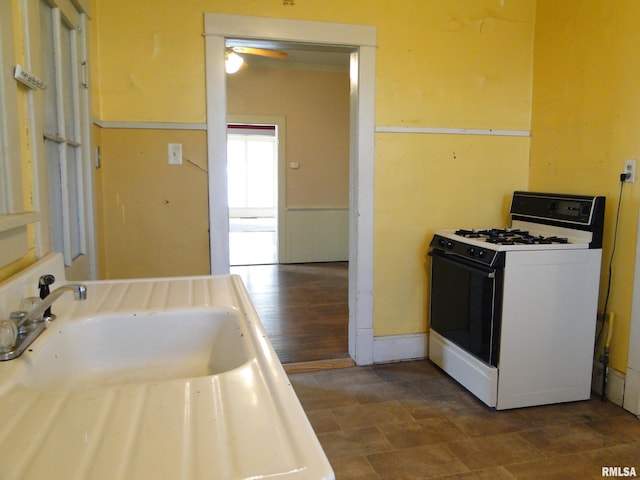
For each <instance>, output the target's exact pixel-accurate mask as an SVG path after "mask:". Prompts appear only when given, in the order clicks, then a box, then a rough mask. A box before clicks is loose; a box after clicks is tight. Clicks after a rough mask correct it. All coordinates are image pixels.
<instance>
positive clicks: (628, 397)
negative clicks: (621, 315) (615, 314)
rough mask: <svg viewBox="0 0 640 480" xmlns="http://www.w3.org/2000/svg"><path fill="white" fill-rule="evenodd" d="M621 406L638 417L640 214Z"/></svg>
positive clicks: (639, 374)
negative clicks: (627, 351) (627, 355)
mask: <svg viewBox="0 0 640 480" xmlns="http://www.w3.org/2000/svg"><path fill="white" fill-rule="evenodd" d="M623 406H624V408H625V409H627V410H629V411H630V412H631V413H633V414H635V415H638V417H639V418H640V216H639V217H638V230H637V235H636V264H635V271H634V277H633V295H632V303H631V326H630V330H629V357H628V362H627V371H626V373H625V386H624V402H623Z"/></svg>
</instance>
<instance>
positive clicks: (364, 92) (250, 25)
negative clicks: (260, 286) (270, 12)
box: [204, 13, 376, 365]
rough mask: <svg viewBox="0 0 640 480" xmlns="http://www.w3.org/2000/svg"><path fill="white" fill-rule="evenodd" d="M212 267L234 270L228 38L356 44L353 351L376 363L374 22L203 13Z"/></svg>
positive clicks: (352, 127)
mask: <svg viewBox="0 0 640 480" xmlns="http://www.w3.org/2000/svg"><path fill="white" fill-rule="evenodd" d="M204 34H205V42H206V43H205V46H206V60H205V62H206V65H205V66H206V88H207V142H208V147H207V148H208V159H209V228H210V258H211V273H212V274H224V273H228V272H229V218H228V208H227V181H226V150H227V142H226V138H227V104H226V96H227V92H226V73H225V68H224V49H225V39H226V38H242V39H256V40H280V41H286V42H296V43H306V44H319V45H340V46H347V47H352V48H353V49H354V53H352V54H351V70H350V72H351V73H350V82H351V97H350V98H351V100H350V104H351V110H350V111H351V125H350V168H349V170H350V200H349V355H350V356H351V358H353V359H354V360H355V362H356V363H357V364H358V365H369V364H371V363H373V193H374V191H373V182H374V140H375V122H374V114H375V59H376V55H375V53H376V52H375V50H376V28H375V27H371V26H365V25H347V24H336V23H324V22H310V21H300V20H285V19H279V18H266V17H252V16H241V15H225V14H216V13H205V33H204Z"/></svg>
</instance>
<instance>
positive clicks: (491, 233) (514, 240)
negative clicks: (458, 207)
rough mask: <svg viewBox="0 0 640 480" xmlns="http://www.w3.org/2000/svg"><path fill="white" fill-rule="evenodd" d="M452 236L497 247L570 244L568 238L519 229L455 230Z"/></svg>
mask: <svg viewBox="0 0 640 480" xmlns="http://www.w3.org/2000/svg"><path fill="white" fill-rule="evenodd" d="M454 234H455V235H459V236H461V237H464V238H476V239H479V240H484V241H485V242H487V243H493V244H497V245H518V244H522V245H550V244H554V243H558V244H564V243H570V242H569V238H568V237H559V236H557V235H551V236H545V235H540V234H534V233H531V232H530V231H529V230H521V229H519V228H516V229H508V228H489V229H486V230H466V229H459V230H456V231H455V232H454Z"/></svg>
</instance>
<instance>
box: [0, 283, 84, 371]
mask: <svg viewBox="0 0 640 480" xmlns="http://www.w3.org/2000/svg"><path fill="white" fill-rule="evenodd" d="M66 292H73V296H74V298H75V299H76V300H86V299H87V287H86V286H85V285H82V284H79V283H72V284H69V285H64V286H62V287H59V288H57V289H55V290H54V291H53V292H51V293H50V294H49V295H47V297H46V298H44V299H43V300H42V301H41V302H40V303H39V304H38V305H36V306H35V307H33V308H32V309H31V310H30V311H28V312H12V313H11V320H10V321H9V322H15V328H11V325H8V324H7V321H6V320H3V321H2V323H3V325H2V345H0V360H11V359H12V358H16V357H17V356H19V355H20V354H21V353H22V352H24V351H25V349H26V348H27V347H28V346H29V345H30V344H31V343H32V342H33V341H34V340H35V339H36V338H37V337H38V335H40V334H41V333H42V332H43V331H44V330H45V328H46V322H45V321H44V318H43V316H44V313H45V311H46V310H47V309H49V308H50V307H51V305H53V302H55V301H56V300H57V299H58V298H60V297H61V296H62V295H64V294H65V293H66ZM11 330H13V339H14V341H10V339H9V338H8V337H9V336H10V334H11ZM16 332H17V336H16Z"/></svg>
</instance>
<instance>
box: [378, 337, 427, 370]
mask: <svg viewBox="0 0 640 480" xmlns="http://www.w3.org/2000/svg"><path fill="white" fill-rule="evenodd" d="M428 344H429V336H428V334H427V333H424V332H422V333H409V334H405V335H386V336H380V337H373V363H388V362H400V361H404V360H415V359H421V358H427V351H428V350H427V345H428Z"/></svg>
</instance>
